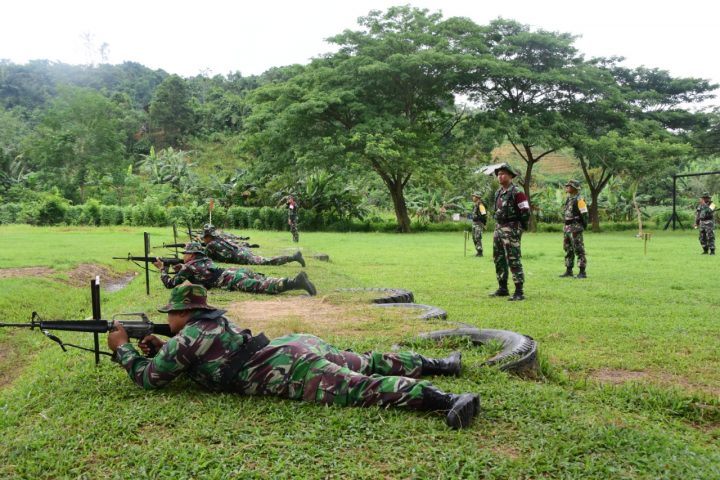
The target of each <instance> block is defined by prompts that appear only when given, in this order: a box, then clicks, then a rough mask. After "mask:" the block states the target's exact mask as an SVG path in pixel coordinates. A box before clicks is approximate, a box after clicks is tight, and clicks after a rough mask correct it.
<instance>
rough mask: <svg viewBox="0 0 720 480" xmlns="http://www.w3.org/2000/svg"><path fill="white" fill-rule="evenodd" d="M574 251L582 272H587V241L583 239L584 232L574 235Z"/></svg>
mask: <svg viewBox="0 0 720 480" xmlns="http://www.w3.org/2000/svg"><path fill="white" fill-rule="evenodd" d="M573 250H575V255H577V259H578V267H580V270H585V267H586V266H587V258H585V240H584V238H583V232H576V233H573Z"/></svg>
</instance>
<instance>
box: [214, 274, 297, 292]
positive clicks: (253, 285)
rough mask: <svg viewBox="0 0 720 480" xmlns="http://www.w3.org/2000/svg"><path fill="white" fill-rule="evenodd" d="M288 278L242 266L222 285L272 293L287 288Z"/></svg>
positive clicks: (232, 288) (227, 288) (229, 287)
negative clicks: (268, 274)
mask: <svg viewBox="0 0 720 480" xmlns="http://www.w3.org/2000/svg"><path fill="white" fill-rule="evenodd" d="M288 280H289V279H288V278H273V277H266V276H264V275H261V274H259V273H255V272H253V271H252V270H248V269H245V268H240V269H238V270H237V271H236V272H235V274H234V275H233V276H232V277H230V278H229V279H228V280H227V281H226V283H224V284H223V285H222V288H224V289H225V290H240V291H243V292H249V293H266V294H270V295H272V294H276V293H280V292H284V291H285V290H287V283H288Z"/></svg>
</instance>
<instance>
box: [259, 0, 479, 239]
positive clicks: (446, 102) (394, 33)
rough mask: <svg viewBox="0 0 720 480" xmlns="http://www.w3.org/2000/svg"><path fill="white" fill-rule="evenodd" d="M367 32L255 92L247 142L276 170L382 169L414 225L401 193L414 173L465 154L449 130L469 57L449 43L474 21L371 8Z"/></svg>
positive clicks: (404, 221)
mask: <svg viewBox="0 0 720 480" xmlns="http://www.w3.org/2000/svg"><path fill="white" fill-rule="evenodd" d="M359 24H360V25H361V26H362V27H364V29H363V30H360V31H349V30H348V31H345V32H343V33H341V34H339V35H337V36H335V37H332V38H330V39H329V40H330V41H331V42H332V43H335V44H337V45H338V46H339V51H338V52H337V53H334V54H329V55H326V56H325V57H324V58H320V59H316V60H315V61H313V62H312V63H311V64H310V65H308V66H307V67H306V68H304V69H301V70H300V71H297V70H296V71H295V72H294V73H296V75H294V76H292V77H291V78H290V79H289V80H287V81H283V82H277V83H275V82H273V83H270V84H268V85H265V86H263V87H261V88H259V89H258V90H256V91H255V92H254V93H253V95H252V96H251V105H252V109H253V112H252V114H251V116H250V117H249V118H248V120H247V125H248V127H249V129H250V130H249V131H250V132H251V135H250V136H249V137H248V139H247V142H246V144H245V147H246V151H247V152H250V153H251V154H252V155H253V156H256V157H260V158H262V159H263V160H264V161H265V162H272V164H273V165H276V168H288V167H290V166H291V165H292V166H293V168H294V167H298V166H299V167H312V166H323V167H324V168H327V169H328V170H330V171H333V170H338V169H341V168H345V169H347V168H348V167H350V168H353V167H354V168H359V169H361V170H364V171H368V170H370V171H372V172H374V173H376V174H377V175H378V176H379V177H380V178H381V179H382V181H383V183H384V184H385V186H386V187H387V189H388V191H389V193H390V196H391V198H392V202H393V206H394V210H395V215H396V218H397V222H398V229H399V230H400V231H402V232H408V231H410V219H409V216H408V210H407V205H406V203H405V196H404V191H405V188H406V186H407V185H408V183H409V182H410V180H411V179H412V178H413V176H414V175H416V174H418V173H420V172H422V171H431V170H433V169H440V168H441V167H442V166H443V164H444V163H445V162H450V161H454V160H456V159H458V157H457V156H453V155H448V151H450V150H451V149H452V148H453V142H452V141H451V140H452V136H451V135H450V134H451V132H452V130H453V129H454V128H455V127H456V126H457V125H458V123H459V122H460V121H461V120H462V118H463V114H462V113H458V112H456V111H455V109H454V95H453V92H454V89H455V85H456V81H457V80H456V75H457V72H458V69H459V68H462V65H463V64H464V63H465V62H468V61H470V60H471V57H469V56H468V57H463V54H462V53H460V52H453V51H452V39H453V38H454V37H458V36H462V35H471V36H472V35H476V34H477V33H478V27H477V26H476V25H475V24H473V23H472V22H470V21H469V20H463V19H448V20H445V21H443V20H442V16H441V15H440V14H429V13H428V11H427V10H421V9H416V8H411V7H407V6H406V7H393V8H390V9H389V10H388V11H387V12H386V13H381V12H379V11H373V12H370V14H369V15H368V16H367V17H363V18H360V19H359Z"/></svg>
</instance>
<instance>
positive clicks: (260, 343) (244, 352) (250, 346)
mask: <svg viewBox="0 0 720 480" xmlns="http://www.w3.org/2000/svg"><path fill="white" fill-rule="evenodd" d="M269 343H270V340H269V339H268V338H267V337H266V336H265V334H264V333H261V334H259V335H256V336H254V337H250V338H249V339H248V340H247V341H246V342H245V343H243V344H242V345H241V346H240V348H238V349H237V350H235V351H234V352H233V353H232V355H231V357H230V361H228V363H226V364H225V365H224V366H223V367H222V369H221V372H220V387H221V389H222V390H226V391H231V390H233V389H234V383H235V378H236V377H237V374H238V372H239V371H240V369H241V368H242V367H243V365H245V363H247V361H248V360H250V357H252V356H253V355H255V354H256V353H257V352H259V351H260V350H262V349H263V348H265V347H267V346H268V344H269Z"/></svg>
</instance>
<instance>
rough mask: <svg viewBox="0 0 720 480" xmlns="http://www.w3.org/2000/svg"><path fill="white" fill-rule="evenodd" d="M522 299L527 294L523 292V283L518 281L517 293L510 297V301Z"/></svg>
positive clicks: (516, 285)
mask: <svg viewBox="0 0 720 480" xmlns="http://www.w3.org/2000/svg"><path fill="white" fill-rule="evenodd" d="M520 300H525V295H524V294H523V284H522V283H516V284H515V293H513V296H512V297H510V298H508V302H519V301H520Z"/></svg>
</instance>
